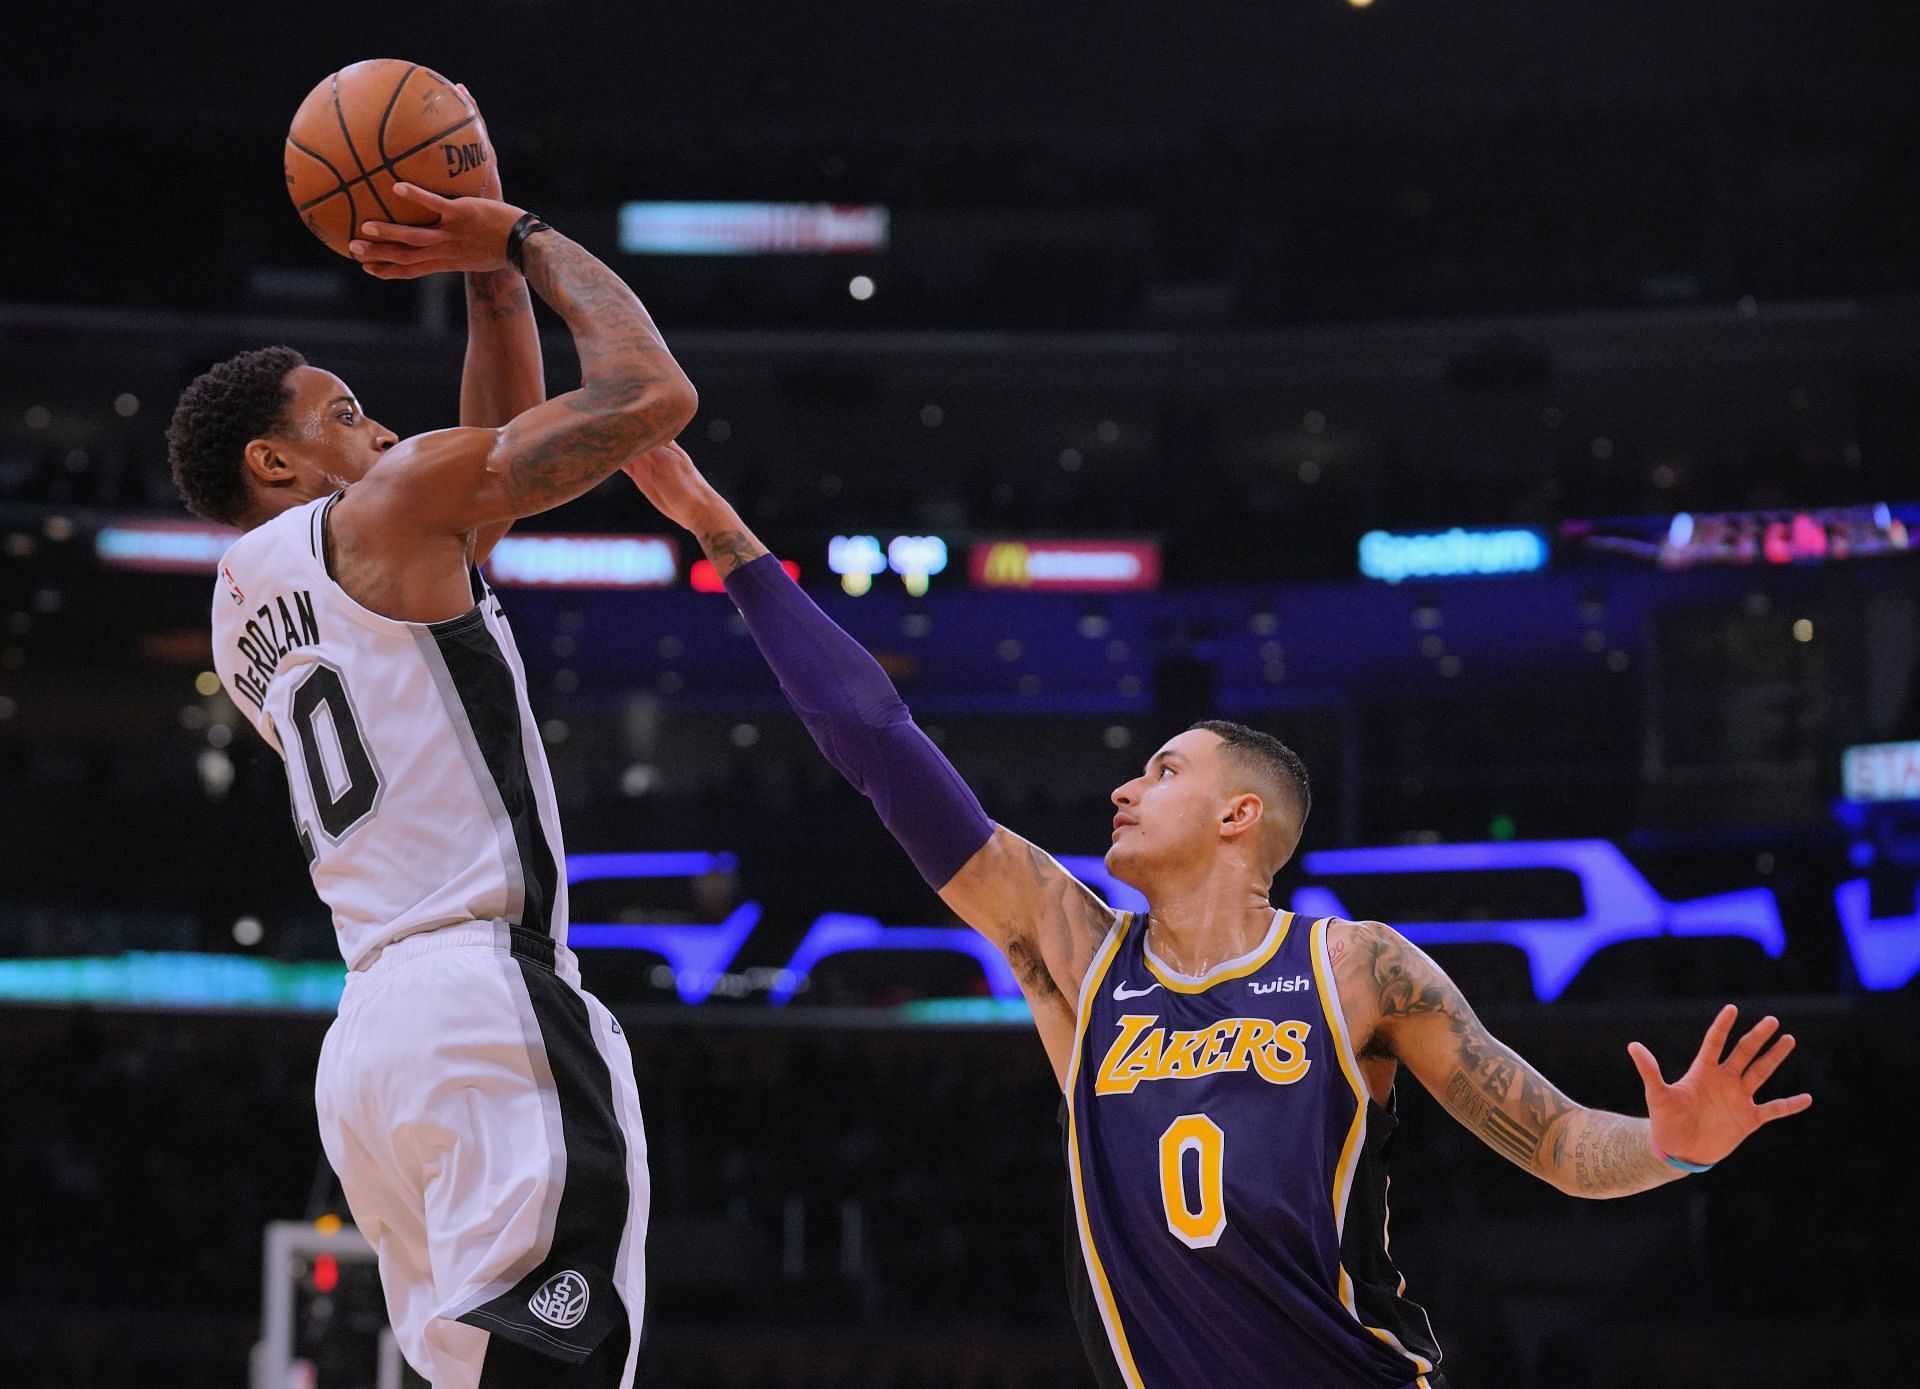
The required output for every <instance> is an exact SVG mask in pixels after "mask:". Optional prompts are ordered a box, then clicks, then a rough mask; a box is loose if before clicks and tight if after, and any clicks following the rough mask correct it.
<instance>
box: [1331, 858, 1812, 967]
mask: <svg viewBox="0 0 1920 1389" xmlns="http://www.w3.org/2000/svg"><path fill="white" fill-rule="evenodd" d="M1302 866H1303V867H1305V869H1306V870H1307V872H1309V873H1311V874H1315V875H1319V874H1330V875H1335V876H1345V875H1349V874H1352V875H1363V874H1364V875H1372V874H1376V873H1435V874H1438V873H1484V872H1488V871H1492V870H1501V869H1505V870H1510V871H1511V870H1523V869H1524V870H1533V871H1538V870H1540V869H1543V868H1544V869H1559V870H1561V871H1563V872H1568V873H1571V874H1573V875H1574V876H1575V877H1576V878H1578V879H1579V880H1580V888H1581V893H1582V895H1583V897H1584V899H1585V902H1586V910H1585V911H1584V912H1583V913H1582V914H1581V915H1579V916H1574V917H1547V918H1541V919H1532V920H1525V919H1523V920H1510V921H1427V922H1420V921H1414V922H1408V921H1396V922H1395V923H1394V926H1395V928H1396V929H1398V930H1399V931H1400V933H1401V934H1402V935H1404V936H1406V937H1407V939H1408V940H1411V941H1414V942H1416V943H1418V944H1421V945H1464V944H1482V943H1486V942H1496V943H1499V944H1503V945H1514V946H1518V947H1519V948H1520V949H1521V950H1522V951H1524V952H1525V953H1526V956H1527V962H1528V965H1529V967H1530V969H1531V972H1532V976H1533V989H1534V993H1535V994H1536V995H1538V997H1539V998H1540V1000H1541V1001H1542V1002H1544V1003H1551V1002H1552V1001H1553V1000H1554V999H1556V998H1558V997H1559V996H1560V995H1561V993H1562V992H1564V991H1565V989H1566V987H1567V985H1568V984H1569V983H1571V982H1572V981H1573V977H1574V976H1575V975H1576V974H1578V973H1579V972H1580V970H1581V969H1582V968H1583V967H1584V966H1585V965H1586V963H1587V961H1588V960H1590V959H1591V958H1593V955H1594V953H1595V952H1596V951H1598V950H1600V949H1601V947H1603V946H1607V945H1612V944H1614V943H1616V942H1618V941H1623V940H1641V939H1645V938H1647V937H1650V936H1662V935H1671V936H1744V937H1746V938H1747V939H1748V940H1752V941H1755V942H1757V943H1758V944H1759V945H1760V947H1761V948H1762V949H1763V950H1765V951H1766V953H1767V955H1768V957H1769V958H1772V959H1778V958H1779V957H1780V955H1781V953H1782V952H1783V951H1785V949H1786V948H1787V937H1786V931H1785V929H1784V928H1783V927H1782V926H1781V924H1780V906H1779V903H1778V902H1777V901H1776V900H1775V898H1774V895H1773V893H1772V892H1771V891H1770V890H1769V889H1767V888H1764V887H1756V888H1748V889H1745V890H1743V891H1739V892H1729V893H1724V894H1722V895H1720V896H1715V897H1701V898H1696V899H1694V900H1692V901H1687V902H1669V901H1668V900H1667V899H1666V898H1664V897H1662V896H1661V895H1660V894H1659V893H1657V892H1655V891H1654V889H1653V885H1652V884H1651V883H1649V882H1648V881H1647V880H1646V878H1645V876H1644V875H1642V874H1641V872H1640V870H1639V869H1637V868H1635V867H1634V866H1633V865H1632V864H1631V863H1629V862H1628V861H1627V856H1626V855H1625V854H1623V853H1621V852H1620V850H1619V848H1618V847H1617V846H1615V845H1613V844H1611V843H1609V842H1608V841H1606V840H1604V839H1565V840H1541V841H1537V842H1534V843H1525V844H1497V843H1496V844H1410V845H1404V846H1395V847H1391V848H1381V849H1326V850H1322V851H1320V852H1319V853H1312V854H1308V855H1307V856H1306V858H1305V860H1304V863H1303V865H1302ZM1293 909H1294V911H1296V912H1298V913H1300V914H1301V915H1303V916H1315V917H1320V916H1339V917H1346V918H1348V919H1350V920H1351V919H1364V918H1365V916H1366V912H1365V910H1364V904H1363V905H1362V909H1361V910H1360V912H1359V915H1358V917H1356V915H1355V913H1354V912H1353V911H1349V910H1348V908H1347V906H1346V904H1345V902H1344V901H1343V900H1342V899H1341V898H1339V897H1337V896H1335V895H1334V893H1332V892H1331V891H1329V890H1328V889H1327V888H1324V887H1320V886H1308V887H1302V888H1300V889H1298V890H1297V891H1296V892H1295V893H1294V895H1293Z"/></svg>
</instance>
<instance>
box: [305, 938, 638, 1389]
mask: <svg viewBox="0 0 1920 1389" xmlns="http://www.w3.org/2000/svg"><path fill="white" fill-rule="evenodd" d="M315 1098H316V1100H317V1102H318V1107H319V1113H320V1136H321V1141H322V1143H323V1144H324V1145H325V1147H326V1150H327V1158H328V1160H329V1161H330V1162H332V1164H333V1170H334V1172H335V1173H337V1174H338V1176H339V1178H340V1182H341V1185H342V1186H343V1187H344V1188H345V1190H346V1195H347V1205H348V1206H349V1207H350V1208H351V1210H352V1212H353V1219H354V1222H355V1223H356V1224H357V1225H358V1226H359V1227H360V1231H361V1233H362V1234H364V1235H365V1236H366V1237H367V1239H368V1241H369V1242H370V1243H371V1244H372V1245H373V1247H374V1249H375V1251H376V1252H377V1253H378V1254H379V1259H380V1282H381V1285H382V1287H383V1288H384V1289H385V1292H386V1299H387V1313H388V1316H389V1318H390V1319H391V1321H392V1323H393V1330H394V1335H395V1337H396V1338H397V1339H398V1340H399V1343H400V1349H401V1351H402V1352H403V1353H404V1354H405V1355H406V1357H407V1360H408V1362H409V1363H411V1364H412V1365H413V1367H414V1368H415V1369H417V1370H418V1371H420V1373H421V1374H423V1375H425V1376H426V1377H427V1379H429V1380H430V1381H431V1382H432V1383H433V1385H434V1386H435V1389H514V1387H515V1386H521V1385H529V1386H531V1385H539V1386H541V1389H552V1386H580V1389H587V1387H588V1386H591V1389H612V1387H613V1386H621V1387H622V1389H624V1387H625V1386H629V1385H631V1384H632V1383H633V1365H634V1357H635V1355H636V1354H637V1353H638V1349H639V1344H640V1317H641V1310H642V1300H643V1294H644V1291H645V1286H646V1258H645V1245H646V1226H647V1151H646V1137H645V1134H644V1133H643V1131H642V1129H641V1124H640V1097H639V1094H638V1092H637V1091H636V1089H635V1087H634V1081H633V1061H632V1058H631V1056H630V1055H629V1054H628V1051H627V1041H626V1038H625V1037H624V1036H622V1035H621V1033H620V1025H619V1024H618V1023H617V1022H615V1021H614V1019H613V1015H612V1014H611V1013H609V1012H608V1011H607V1010H606V1008H605V1007H603V1006H602V1005H601V1003H600V1001H599V1000H598V999H596V998H594V997H593V996H592V995H591V994H589V993H586V992H585V991H584V990H582V989H581V988H580V969H579V965H578V963H577V962H576V961H575V959H574V957H573V952H572V951H570V950H568V949H567V948H566V947H565V946H560V947H557V948H556V947H555V945H554V944H553V942H552V941H551V940H549V939H547V938H546V937H544V936H541V935H538V934H535V933H534V932H531V931H525V930H522V929H521V928H519V927H517V926H508V925H505V924H501V923H489V922H480V923H472V924H466V925H460V926H448V927H443V928H441V929H440V930H437V931H429V932H425V933H423V934H420V935H415V936H409V937H406V938H405V939H403V940H400V941H397V942H395V943H394V944H392V945H390V946H388V947H387V948H386V949H385V950H384V951H383V952H382V953H381V954H380V956H379V957H378V958H377V959H376V960H375V961H374V962H373V964H372V965H371V966H370V967H369V968H367V969H364V970H355V971H351V972H349V973H348V975H347V986H346V992H345V994H344V996H343V997H342V999H341V1001H340V1016H339V1017H338V1018H337V1019H335V1021H334V1023H333V1026H332V1027H330V1028H329V1029H328V1030H327V1038H326V1043H325V1045H324V1046H323V1047H322V1049H321V1052H320V1070H319V1075H318V1078H317V1080H316V1082H315Z"/></svg>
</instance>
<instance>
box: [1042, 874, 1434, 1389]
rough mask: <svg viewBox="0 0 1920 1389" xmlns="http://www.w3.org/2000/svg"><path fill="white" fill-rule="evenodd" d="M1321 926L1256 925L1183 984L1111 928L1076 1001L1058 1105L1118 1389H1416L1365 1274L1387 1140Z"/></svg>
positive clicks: (1416, 1325)
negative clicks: (1250, 942)
mask: <svg viewBox="0 0 1920 1389" xmlns="http://www.w3.org/2000/svg"><path fill="white" fill-rule="evenodd" d="M1326 931H1327V923H1326V922H1325V921H1317V922H1312V923H1308V922H1306V921H1301V920H1296V919H1295V918H1294V916H1293V914H1292V913H1291V912H1285V911H1282V912H1278V913H1276V914H1275V917H1274V921H1273V925H1272V928H1271V929H1270V930H1269V931H1268V933H1267V936H1266V939H1265V940H1263V941H1262V942H1261V944H1260V945H1259V947H1258V948H1256V949H1255V950H1254V951H1253V952H1252V953H1250V954H1248V955H1246V956H1243V957H1242V958H1240V959H1238V960H1234V961H1230V962H1228V963H1227V964H1224V965H1222V966H1220V967H1219V968H1218V969H1215V970H1213V971H1212V972H1210V973H1209V974H1207V975H1205V976H1203V977H1201V978H1198V979H1195V978H1191V977H1188V976H1185V975H1181V974H1178V973H1176V972H1174V971H1173V970H1171V969H1169V968H1168V967H1167V966H1166V965H1165V964H1164V963H1163V962H1162V961H1160V960H1159V959H1158V958H1157V957H1156V956H1155V955H1154V953H1153V952H1152V950H1150V949H1149V948H1148V947H1147V944H1146V922H1145V919H1144V918H1140V917H1133V916H1126V917H1122V918H1121V921H1120V924H1119V925H1118V926H1116V927H1115V928H1114V930H1113V932H1112V934H1111V935H1110V936H1109V937H1108V938H1107V940H1106V942H1105V943H1104V944H1103V945H1102V946H1101V949H1100V951H1099V953H1098V954H1096V955H1095V957H1094V961H1093V964H1092V966H1091V967H1090V968H1089V970H1088V972H1087V978H1086V981H1085V984H1084V986H1083V988H1082V991H1081V995H1080V1009H1079V1028H1080V1033H1079V1038H1078V1043H1077V1047H1076V1050H1075V1054H1074V1062H1073V1073H1072V1075H1071V1077H1070V1078H1069V1081H1068V1085H1067V1094H1068V1099H1069V1104H1070V1106H1071V1108H1070V1117H1069V1152H1070V1156H1071V1168H1072V1177H1073V1195H1074V1200H1075V1203H1076V1205H1077V1206H1078V1215H1079V1226H1080V1241H1081V1250H1082V1253H1083V1255H1084V1256H1085V1259H1086V1264H1087V1273H1088V1276H1089V1278H1090V1280H1091V1282H1092V1284H1093V1289H1094V1297H1095V1301H1096V1302H1097V1303H1098V1305H1099V1309H1100V1314H1101V1318H1102V1320H1103V1321H1104V1322H1105V1325H1106V1332H1107V1339H1108V1341H1109V1343H1110V1344H1111V1345H1112V1347H1113V1351H1114V1357H1115V1359H1116V1360H1117V1361H1118V1363H1119V1367H1120V1372H1121V1376H1122V1378H1124V1379H1125V1380H1126V1382H1127V1383H1128V1384H1129V1385H1133V1386H1136V1387H1137V1389H1254V1386H1261V1387H1262V1389H1350V1387H1351V1386H1355V1385H1371V1386H1377V1389H1403V1386H1419V1387H1420V1389H1430V1386H1432V1385H1433V1384H1434V1383H1435V1377H1434V1375H1433V1371H1434V1369H1435V1366H1436V1365H1437V1363H1438V1361H1439V1358H1440V1351H1439V1348H1438V1346H1437V1345H1435V1343H1434V1339H1433V1332H1432V1328H1431V1327H1430V1326H1429V1325H1428V1323H1427V1318H1426V1314H1425V1313H1424V1312H1422V1311H1421V1310H1420V1308H1419V1307H1417V1306H1415V1305H1414V1304H1413V1303H1411V1302H1408V1301H1407V1300H1406V1299H1405V1298H1403V1297H1402V1296H1401V1293H1402V1291H1403V1289H1404V1283H1403V1282H1402V1280H1401V1279H1400V1276H1399V1274H1398V1273H1397V1272H1395V1270H1394V1268H1393V1265H1392V1263H1391V1262H1390V1261H1389V1260H1388V1257H1387V1230H1386V1221H1387V1210H1386V1148H1387V1143H1388V1139H1389V1137H1390V1135H1391V1133H1392V1131H1393V1127H1394V1119H1393V1116H1392V1114H1391V1113H1390V1112H1389V1110H1387V1109H1384V1108H1382V1107H1381V1106H1379V1105H1377V1104H1374V1103H1373V1102H1372V1101H1371V1100H1370V1098H1369V1097H1368V1095H1367V1092H1366V1089H1365V1086H1364V1084H1363V1082H1362V1080H1361V1077H1360V1071H1359V1067H1358V1064H1357V1062H1356V1061H1355V1058H1354V1054H1353V1046H1352V1041H1351V1039H1350V1038H1349V1037H1348V1036H1347V1035H1346V1028H1345V1023H1344V1019H1343V1018H1342V1016H1341V1012H1340V1003H1339V997H1338V995H1337V993H1336V992H1335V990H1334V980H1333V970H1332V967H1331V964H1330V962H1329V961H1328V958H1327V948H1326Z"/></svg>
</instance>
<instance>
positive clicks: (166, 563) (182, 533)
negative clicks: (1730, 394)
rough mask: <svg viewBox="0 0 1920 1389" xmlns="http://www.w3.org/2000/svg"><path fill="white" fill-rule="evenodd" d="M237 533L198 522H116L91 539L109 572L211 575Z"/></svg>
mask: <svg viewBox="0 0 1920 1389" xmlns="http://www.w3.org/2000/svg"><path fill="white" fill-rule="evenodd" d="M239 538H240V533H239V532H238V531H235V530H230V529H229V528H227V527H226V526H213V525H208V524H206V523H204V522H200V521H134V520H128V521H116V522H114V523H113V524H112V525H107V526H102V527H101V528H100V529H99V531H97V532H96V533H95V534H94V537H93V553H94V557H95V558H97V559H98V560H99V561H100V563H102V564H104V565H105V566H107V567H108V568H109V569H138V570H144V571H146V572H148V573H155V574H211V573H213V571H214V570H215V569H217V568H219V566H220V556H222V555H224V554H225V553H226V552H227V550H228V548H229V547H230V546H231V545H232V544H233V542H234V541H236V540H238V539H239Z"/></svg>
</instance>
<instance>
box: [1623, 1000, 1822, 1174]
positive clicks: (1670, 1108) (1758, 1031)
mask: <svg viewBox="0 0 1920 1389" xmlns="http://www.w3.org/2000/svg"><path fill="white" fill-rule="evenodd" d="M1738 1017H1739V1010H1738V1009H1737V1008H1735V1007H1734V1006H1733V1005H1732V1004H1731V1003H1729V1004H1728V1005H1727V1006H1726V1007H1724V1008H1722V1009H1721V1010H1720V1012H1719V1014H1718V1016H1716V1017H1715V1018H1714V1020H1713V1023H1712V1025H1711V1026H1709V1027H1708V1028H1707V1035H1706V1036H1705V1037H1704V1038H1703V1039H1702V1040H1701V1043H1700V1051H1699V1053H1698V1054H1697V1055H1696V1056H1695V1057H1694V1058H1693V1064H1692V1065H1691V1066H1689V1067H1687V1073H1686V1074H1685V1075H1683V1076H1681V1077H1680V1079H1678V1080H1676V1081H1675V1082H1674V1083H1673V1084H1671V1085H1669V1084H1667V1083H1666V1081H1665V1080H1664V1079H1663V1078H1662V1077H1661V1075H1660V1063H1659V1062H1657V1061H1655V1060H1654V1059H1653V1053H1652V1052H1650V1051H1648V1050H1647V1049H1646V1048H1645V1047H1643V1046H1641V1045H1640V1043H1638V1042H1630V1043H1628V1044H1627V1054H1628V1055H1629V1056H1631V1057H1632V1058H1633V1064H1634V1069H1636V1070H1638V1071H1639V1072H1640V1079H1641V1080H1642V1081H1644V1082H1645V1083H1646V1087H1647V1115H1648V1117H1649V1118H1651V1119H1652V1120H1653V1141H1654V1142H1655V1144H1657V1145H1658V1146H1659V1148H1660V1150H1661V1151H1662V1152H1665V1153H1669V1154H1671V1155H1672V1156H1674V1157H1677V1158H1681V1159H1683V1160H1685V1161H1687V1162H1697V1163H1715V1162H1718V1161H1720V1159H1721V1158H1723V1157H1725V1156H1726V1155H1727V1154H1728V1153H1731V1152H1732V1151H1733V1150H1734V1149H1735V1148H1737V1147H1739V1146H1740V1145H1741V1144H1742V1143H1744V1142H1745V1141H1746V1139H1747V1136H1748V1135H1749V1134H1751V1133H1752V1132H1753V1131H1754V1130H1755V1129H1757V1128H1759V1127H1760V1126H1761V1125H1762V1124H1770V1123H1772V1122H1773V1121H1774V1120H1775V1119H1784V1118H1786V1117H1787V1116H1788V1115H1789V1114H1798V1113H1800V1111H1802V1110H1803V1109H1805V1108H1806V1107H1807V1106H1808V1105H1810V1104H1812V1103H1813V1096H1812V1095H1806V1094H1801V1095H1790V1096H1788V1097H1787V1098H1785V1099H1779V1100H1767V1101H1764V1102H1761V1101H1756V1100H1755V1099H1754V1094H1755V1092H1756V1091H1758V1090H1759V1089H1760V1087H1761V1086H1762V1085H1765V1084H1766V1083H1767V1081H1768V1079H1769V1078H1770V1077H1771V1076H1772V1075H1773V1073H1774V1072H1775V1071H1777V1070H1779V1069H1780V1063H1781V1062H1782V1061H1785V1060H1786V1059H1787V1056H1788V1054H1789V1053H1790V1052H1792V1050H1793V1037H1792V1036H1791V1035H1783V1036H1781V1037H1779V1038H1778V1039H1774V1033H1775V1032H1777V1031H1779V1028H1780V1020H1779V1019H1778V1018H1774V1017H1764V1018H1762V1019H1760V1021H1759V1022H1757V1023H1755V1024H1754V1025H1753V1027H1752V1028H1751V1029H1750V1030H1749V1031H1748V1032H1747V1035H1746V1036H1744V1037H1742V1038H1741V1039H1740V1040H1739V1042H1738V1043H1736V1044H1735V1046H1734V1048H1733V1050H1732V1051H1731V1052H1727V1038H1728V1037H1729V1036H1731V1035H1732V1033H1733V1024H1734V1021H1735V1020H1736V1019H1737V1018H1738ZM1770 1039H1772V1045H1768V1043H1769V1040H1770ZM1723 1052H1725V1053H1726V1057H1725V1059H1724V1060H1722V1059H1721V1054H1722V1053H1723Z"/></svg>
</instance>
